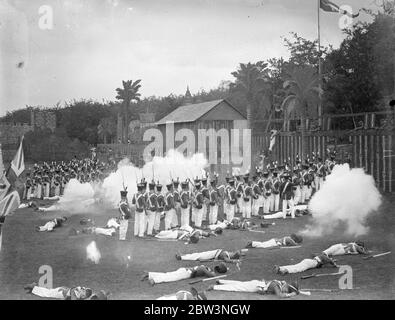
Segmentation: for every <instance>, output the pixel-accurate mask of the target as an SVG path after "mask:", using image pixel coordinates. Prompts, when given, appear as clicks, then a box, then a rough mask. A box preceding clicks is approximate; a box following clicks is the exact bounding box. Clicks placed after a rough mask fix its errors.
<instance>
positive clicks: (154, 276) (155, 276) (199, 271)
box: [141, 265, 228, 286]
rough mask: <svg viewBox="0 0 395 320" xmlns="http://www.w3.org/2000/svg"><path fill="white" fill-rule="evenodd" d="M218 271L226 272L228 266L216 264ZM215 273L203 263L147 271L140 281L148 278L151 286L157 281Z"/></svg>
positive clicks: (212, 274) (213, 274)
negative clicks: (165, 270) (175, 268)
mask: <svg viewBox="0 0 395 320" xmlns="http://www.w3.org/2000/svg"><path fill="white" fill-rule="evenodd" d="M214 270H215V271H217V272H218V273H226V272H227V271H228V268H227V267H226V266H225V265H220V266H216V267H215V268H214ZM215 276H216V273H215V272H214V271H212V270H211V269H210V268H209V267H207V266H205V265H200V266H196V267H192V268H179V269H177V270H176V271H172V272H147V273H145V274H144V275H143V277H142V278H141V281H144V280H148V281H149V283H150V284H151V285H152V286H153V285H155V284H159V283H168V282H175V281H180V280H185V279H191V278H197V277H207V278H212V277H215Z"/></svg>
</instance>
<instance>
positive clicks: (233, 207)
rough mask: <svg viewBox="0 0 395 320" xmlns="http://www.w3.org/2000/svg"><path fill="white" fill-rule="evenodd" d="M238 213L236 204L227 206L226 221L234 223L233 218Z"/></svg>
mask: <svg viewBox="0 0 395 320" xmlns="http://www.w3.org/2000/svg"><path fill="white" fill-rule="evenodd" d="M235 213H236V204H229V203H228V204H227V209H226V211H225V214H226V220H228V221H232V220H233V218H234V217H235Z"/></svg>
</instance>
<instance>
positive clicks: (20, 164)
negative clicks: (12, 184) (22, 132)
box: [11, 136, 25, 177]
mask: <svg viewBox="0 0 395 320" xmlns="http://www.w3.org/2000/svg"><path fill="white" fill-rule="evenodd" d="M22 144H23V136H22V139H21V143H20V144H19V148H18V151H17V152H16V155H15V157H14V159H13V160H12V162H11V169H12V170H13V171H14V173H15V175H16V176H17V177H19V176H20V175H21V173H22V172H23V171H24V170H25V159H24V155H23V147H22Z"/></svg>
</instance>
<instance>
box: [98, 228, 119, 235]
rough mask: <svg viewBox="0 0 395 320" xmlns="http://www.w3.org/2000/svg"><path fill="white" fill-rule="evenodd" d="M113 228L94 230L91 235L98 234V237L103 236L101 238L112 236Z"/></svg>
mask: <svg viewBox="0 0 395 320" xmlns="http://www.w3.org/2000/svg"><path fill="white" fill-rule="evenodd" d="M115 232H116V231H115V229H114V228H94V229H93V233H94V234H98V235H103V236H110V237H111V236H113V235H114V233H115Z"/></svg>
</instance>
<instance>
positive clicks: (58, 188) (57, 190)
mask: <svg viewBox="0 0 395 320" xmlns="http://www.w3.org/2000/svg"><path fill="white" fill-rule="evenodd" d="M55 196H60V186H55Z"/></svg>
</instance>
